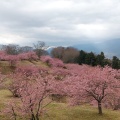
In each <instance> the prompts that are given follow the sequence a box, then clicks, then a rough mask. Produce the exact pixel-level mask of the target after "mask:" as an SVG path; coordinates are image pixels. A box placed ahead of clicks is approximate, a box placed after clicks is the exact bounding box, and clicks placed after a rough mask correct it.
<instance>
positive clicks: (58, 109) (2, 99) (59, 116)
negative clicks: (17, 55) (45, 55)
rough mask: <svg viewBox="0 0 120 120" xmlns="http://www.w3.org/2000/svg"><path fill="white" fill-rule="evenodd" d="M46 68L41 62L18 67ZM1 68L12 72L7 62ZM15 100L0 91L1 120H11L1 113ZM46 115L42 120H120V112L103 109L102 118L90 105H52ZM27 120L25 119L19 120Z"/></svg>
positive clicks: (28, 62) (26, 62) (21, 63)
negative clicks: (10, 101)
mask: <svg viewBox="0 0 120 120" xmlns="http://www.w3.org/2000/svg"><path fill="white" fill-rule="evenodd" d="M26 65H28V66H44V67H47V66H46V64H44V63H42V62H41V61H32V62H30V61H20V62H19V63H17V66H26ZM0 68H1V72H2V73H3V74H8V73H10V72H11V71H12V69H11V68H10V66H9V63H8V62H6V61H0ZM11 99H16V100H17V99H18V98H13V96H12V93H11V92H10V91H8V90H5V89H3V90H0V120H10V118H9V117H8V116H6V115H5V114H2V113H1V112H2V111H3V110H4V108H5V104H6V103H8V101H9V100H11ZM46 110H47V111H46V114H44V116H42V119H41V120H120V114H119V113H120V111H113V110H110V109H103V113H104V114H103V115H102V116H100V115H99V114H98V113H97V112H98V111H97V108H96V107H92V106H89V105H84V106H77V107H70V106H68V104H67V103H57V102H53V103H51V104H50V105H49V106H48V107H47V109H46ZM13 120H14V119H13ZM17 120H25V119H20V118H19V119H17Z"/></svg>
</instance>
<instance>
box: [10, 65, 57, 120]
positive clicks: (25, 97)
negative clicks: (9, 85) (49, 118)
mask: <svg viewBox="0 0 120 120" xmlns="http://www.w3.org/2000/svg"><path fill="white" fill-rule="evenodd" d="M13 80H14V81H15V84H14V87H15V89H16V93H17V94H18V96H19V97H20V100H21V106H19V107H20V108H19V110H17V111H18V112H19V113H20V114H21V115H23V117H25V116H29V118H30V120H40V116H41V114H42V113H43V112H44V108H45V107H46V106H47V105H48V104H50V103H51V100H47V102H46V100H45V99H46V98H47V97H49V96H50V95H51V94H53V93H55V92H57V90H56V91H54V89H55V88H54V87H55V84H56V81H55V80H54V77H53V76H52V75H50V74H49V73H48V72H47V71H46V70H44V69H40V68H36V67H28V68H19V69H17V70H16V73H15V74H14V75H13ZM14 81H13V83H14ZM14 87H13V88H14ZM53 88H54V89H53ZM13 91H14V89H13ZM11 108H12V111H11V112H12V115H13V117H14V119H15V120H16V118H17V116H16V115H17V113H18V112H17V111H15V109H16V106H14V105H13V106H12V107H11ZM13 111H14V114H13ZM26 119H27V118H26Z"/></svg>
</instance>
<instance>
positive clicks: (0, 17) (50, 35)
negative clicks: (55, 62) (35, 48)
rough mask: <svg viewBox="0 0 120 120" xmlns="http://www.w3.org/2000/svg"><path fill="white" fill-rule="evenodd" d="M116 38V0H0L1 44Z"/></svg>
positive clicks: (119, 13)
mask: <svg viewBox="0 0 120 120" xmlns="http://www.w3.org/2000/svg"><path fill="white" fill-rule="evenodd" d="M119 37H120V2H119V0H100V1H97V0H4V1H2V0H1V1H0V43H1V44H4V43H5V44H6V43H18V44H32V43H34V42H36V41H38V40H42V41H45V42H46V43H49V44H57V43H58V44H60V43H61V42H62V43H63V44H66V45H69V44H73V43H79V42H81V41H85V40H86V41H90V42H100V41H105V40H109V39H114V38H119ZM96 40H97V41H96ZM62 43H61V44H62Z"/></svg>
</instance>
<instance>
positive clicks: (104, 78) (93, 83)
mask: <svg viewBox="0 0 120 120" xmlns="http://www.w3.org/2000/svg"><path fill="white" fill-rule="evenodd" d="M81 67H82V70H81V71H79V72H80V73H79V74H74V75H72V76H69V77H68V78H67V79H66V81H65V83H64V84H66V86H67V89H66V91H67V92H68V95H69V96H70V97H71V98H72V104H80V103H82V102H91V101H93V100H94V101H96V102H97V103H98V111H99V114H102V105H101V104H102V102H103V100H104V101H105V100H106V102H108V100H107V99H108V98H109V96H112V95H113V94H114V95H115V93H116V92H117V93H118V94H116V95H117V96H120V94H119V90H120V89H119V87H120V81H119V80H118V79H116V78H115V76H116V72H117V71H116V70H114V69H112V68H110V67H108V66H106V67H105V68H101V67H87V66H86V67H85V66H81ZM116 86H117V87H116Z"/></svg>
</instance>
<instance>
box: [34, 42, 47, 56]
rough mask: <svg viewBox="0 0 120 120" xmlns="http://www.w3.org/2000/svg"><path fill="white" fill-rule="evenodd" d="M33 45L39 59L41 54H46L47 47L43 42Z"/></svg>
mask: <svg viewBox="0 0 120 120" xmlns="http://www.w3.org/2000/svg"><path fill="white" fill-rule="evenodd" d="M33 45H34V48H35V52H36V54H37V55H38V57H40V56H41V55H43V54H46V51H45V49H46V48H47V46H46V45H45V42H43V41H38V42H37V43H36V44H33Z"/></svg>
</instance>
